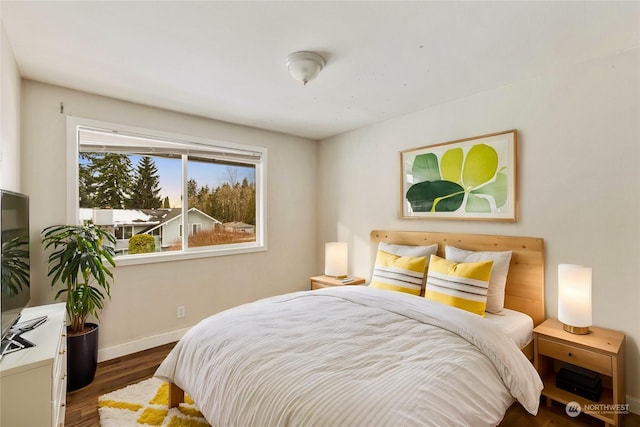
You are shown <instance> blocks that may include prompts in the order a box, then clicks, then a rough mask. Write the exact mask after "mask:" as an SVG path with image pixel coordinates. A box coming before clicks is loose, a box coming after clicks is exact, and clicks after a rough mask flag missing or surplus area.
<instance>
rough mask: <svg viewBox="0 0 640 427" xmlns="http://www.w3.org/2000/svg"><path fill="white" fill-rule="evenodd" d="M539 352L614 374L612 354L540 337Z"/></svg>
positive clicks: (607, 373) (603, 372)
mask: <svg viewBox="0 0 640 427" xmlns="http://www.w3.org/2000/svg"><path fill="white" fill-rule="evenodd" d="M538 346H539V347H538V352H539V353H540V354H542V355H545V356H550V357H552V358H554V359H558V360H562V361H563V362H567V363H571V364H572V365H577V366H581V367H583V368H586V369H590V370H592V371H596V372H600V373H601V374H604V375H612V372H613V368H612V366H611V364H612V363H611V356H607V355H606V354H601V353H596V352H593V351H590V350H585V349H583V348H579V347H574V346H572V345H569V344H565V343H560V342H557V341H551V340H548V339H545V338H538Z"/></svg>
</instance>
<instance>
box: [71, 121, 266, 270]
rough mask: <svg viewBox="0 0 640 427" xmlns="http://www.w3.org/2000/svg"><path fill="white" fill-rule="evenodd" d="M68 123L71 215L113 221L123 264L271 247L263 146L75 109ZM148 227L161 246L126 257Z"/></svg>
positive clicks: (106, 223) (107, 223)
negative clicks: (77, 114)
mask: <svg viewBox="0 0 640 427" xmlns="http://www.w3.org/2000/svg"><path fill="white" fill-rule="evenodd" d="M67 129H68V140H69V143H68V144H69V147H68V158H69V162H70V164H71V165H74V166H75V167H74V168H72V169H73V170H72V171H70V172H69V175H68V181H69V194H70V198H69V202H68V205H69V217H70V218H69V220H70V221H73V222H74V223H77V222H80V221H93V222H94V223H96V224H99V225H101V226H103V227H107V228H110V229H111V230H112V231H113V233H114V234H115V236H116V239H117V245H116V253H117V254H118V264H130V263H139V262H156V261H164V260H170V259H181V258H192V257H202V256H215V255H223V254H224V255H227V254H230V253H244V252H253V251H256V250H264V249H265V248H266V245H265V236H264V232H265V230H266V228H265V224H264V218H265V214H264V200H265V177H266V171H265V169H266V149H265V148H262V147H254V146H245V145H238V144H232V143H227V142H220V141H213V140H207V139H203V138H197V137H188V136H183V135H176V134H167V133H164V132H158V131H153V130H147V129H138V128H131V127H127V126H121V125H115V124H110V123H103V122H96V121H93V120H87V119H79V118H74V117H69V118H68V119H67ZM185 213H186V214H185ZM183 229H184V230H189V234H188V235H184V233H182V230H183ZM144 234H146V235H149V236H152V237H153V238H154V241H155V249H154V250H152V246H153V245H149V244H146V245H138V246H137V248H136V254H132V255H129V254H128V252H129V244H130V243H131V242H132V241H133V240H135V239H138V237H136V236H138V235H144ZM147 239H149V238H148V237H147ZM140 247H144V248H145V249H144V253H142V254H140V253H139V252H140Z"/></svg>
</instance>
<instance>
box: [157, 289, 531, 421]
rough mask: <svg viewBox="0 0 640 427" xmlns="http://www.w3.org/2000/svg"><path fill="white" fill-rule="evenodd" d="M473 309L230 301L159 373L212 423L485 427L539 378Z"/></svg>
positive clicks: (339, 297) (325, 295)
mask: <svg viewBox="0 0 640 427" xmlns="http://www.w3.org/2000/svg"><path fill="white" fill-rule="evenodd" d="M483 320H484V319H483V318H481V317H479V316H477V315H475V314H471V313H467V312H464V311H462V310H458V309H455V308H451V307H448V306H445V305H442V304H439V303H434V302H431V301H428V300H425V299H424V298H419V297H415V296H412V295H407V294H402V293H399V292H392V291H382V290H377V289H371V288H368V287H365V286H349V287H341V288H329V289H323V290H319V291H309V292H299V293H293V294H288V295H282V296H278V297H273V298H268V299H265V300H261V301H257V302H255V303H251V304H247V305H243V306H240V307H236V308H233V309H230V310H227V311H224V312H222V313H219V314H217V315H215V316H212V317H210V318H208V319H205V320H203V321H202V322H200V323H199V324H198V325H196V326H194V327H193V328H192V329H191V330H190V331H189V332H188V333H187V334H186V335H185V336H184V338H183V339H182V340H181V341H180V342H179V343H178V344H177V345H176V347H175V348H174V349H173V351H171V353H170V354H169V355H168V356H167V358H166V359H165V360H164V362H163V363H162V364H161V365H160V367H159V368H158V370H157V372H156V374H155V375H156V376H157V377H159V378H161V379H163V380H165V381H169V382H174V383H175V384H176V385H178V386H179V387H181V388H182V389H183V390H185V391H186V392H187V393H188V394H189V395H190V396H191V397H192V398H193V400H194V401H195V402H196V404H197V405H198V406H199V407H200V409H201V411H202V413H203V414H204V416H205V417H206V418H207V420H208V421H209V422H210V423H211V424H212V425H213V426H216V427H227V426H229V427H230V426H238V427H245V426H257V427H266V426H305V427H307V426H321V427H328V426H394V427H395V426H454V425H455V426H484V425H496V424H498V423H499V422H500V421H501V420H502V418H503V416H504V413H505V411H506V409H507V408H508V407H509V406H510V405H511V404H512V403H513V399H514V398H515V399H517V400H518V401H519V402H520V403H521V404H522V405H523V406H524V407H525V408H526V409H527V410H528V411H529V412H531V413H532V414H535V413H537V410H538V403H539V396H540V391H541V390H542V383H541V381H540V378H539V377H538V374H537V373H536V371H535V370H534V368H533V366H532V365H531V363H530V362H529V361H528V360H527V359H526V357H524V355H523V354H522V353H521V352H520V350H519V349H518V348H517V347H516V345H515V344H514V343H513V342H512V341H511V340H510V339H508V338H507V337H506V336H505V335H503V333H502V332H500V331H498V330H496V329H495V328H492V327H491V325H488V324H487V322H484V321H483Z"/></svg>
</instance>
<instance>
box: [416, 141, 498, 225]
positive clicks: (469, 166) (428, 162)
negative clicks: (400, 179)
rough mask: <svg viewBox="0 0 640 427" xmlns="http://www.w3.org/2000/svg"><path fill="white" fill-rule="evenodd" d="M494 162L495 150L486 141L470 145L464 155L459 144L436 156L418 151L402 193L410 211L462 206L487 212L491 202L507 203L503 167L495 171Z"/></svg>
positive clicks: (442, 209)
mask: <svg viewBox="0 0 640 427" xmlns="http://www.w3.org/2000/svg"><path fill="white" fill-rule="evenodd" d="M498 166H499V159H498V153H497V152H496V150H495V149H494V148H493V147H491V146H489V145H486V144H476V145H474V146H472V147H471V148H470V149H469V150H468V151H467V153H466V155H465V152H464V151H463V149H462V148H452V149H450V150H447V151H445V152H444V154H442V156H441V158H440V159H438V156H437V155H436V154H434V153H426V154H420V155H418V156H416V157H415V159H414V161H413V165H412V169H411V174H412V175H413V178H414V184H413V185H412V186H411V187H410V188H409V190H407V194H406V195H405V197H406V199H407V201H408V202H409V203H410V204H411V209H412V210H413V212H455V211H457V210H459V209H461V208H462V209H464V211H465V212H468V213H491V211H492V209H494V208H493V206H495V207H496V208H501V207H503V206H504V205H505V204H506V203H507V198H508V194H509V192H508V189H509V188H508V187H509V181H508V176H507V174H506V172H505V168H502V169H501V170H500V171H498ZM465 196H466V197H465ZM480 196H485V197H480ZM491 199H493V202H494V203H492V201H491ZM463 204H464V206H463Z"/></svg>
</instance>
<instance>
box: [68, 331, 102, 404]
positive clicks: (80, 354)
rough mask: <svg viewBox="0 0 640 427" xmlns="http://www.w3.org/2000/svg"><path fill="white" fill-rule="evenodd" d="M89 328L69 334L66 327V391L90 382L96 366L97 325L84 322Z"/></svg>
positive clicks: (84, 385)
mask: <svg viewBox="0 0 640 427" xmlns="http://www.w3.org/2000/svg"><path fill="white" fill-rule="evenodd" d="M86 326H88V327H90V328H91V330H89V331H87V332H84V333H82V334H80V335H73V336H72V335H69V329H68V328H67V391H74V390H78V389H81V388H82V387H86V386H87V385H89V384H91V381H93V378H94V377H95V375H96V367H97V366H98V325H96V324H95V323H86Z"/></svg>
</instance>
